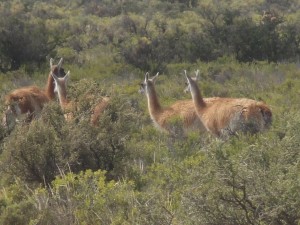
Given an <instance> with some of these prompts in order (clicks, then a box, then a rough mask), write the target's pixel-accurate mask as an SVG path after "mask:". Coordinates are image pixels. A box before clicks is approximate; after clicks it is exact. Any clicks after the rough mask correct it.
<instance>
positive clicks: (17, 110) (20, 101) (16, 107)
mask: <svg viewBox="0 0 300 225" xmlns="http://www.w3.org/2000/svg"><path fill="white" fill-rule="evenodd" d="M62 62H63V58H61V59H60V61H59V62H58V64H57V65H54V64H53V59H52V58H51V59H50V73H49V75H48V80H47V84H46V87H45V89H40V88H39V87H37V86H28V87H22V88H18V89H15V90H13V91H12V92H10V93H9V94H7V95H6V96H5V104H6V105H7V109H6V111H5V113H4V117H3V119H2V124H3V125H4V126H5V127H7V128H12V127H13V126H14V124H15V123H16V121H17V118H18V117H19V116H20V115H22V114H23V115H26V116H25V117H26V119H25V121H26V122H30V121H31V120H32V119H33V118H34V117H36V116H38V115H39V113H40V112H41V110H42V108H43V106H44V104H45V103H47V102H49V101H51V100H54V99H55V93H54V88H55V84H54V79H53V77H52V75H51V74H52V73H53V74H56V76H64V75H65V72H64V69H63V68H62Z"/></svg>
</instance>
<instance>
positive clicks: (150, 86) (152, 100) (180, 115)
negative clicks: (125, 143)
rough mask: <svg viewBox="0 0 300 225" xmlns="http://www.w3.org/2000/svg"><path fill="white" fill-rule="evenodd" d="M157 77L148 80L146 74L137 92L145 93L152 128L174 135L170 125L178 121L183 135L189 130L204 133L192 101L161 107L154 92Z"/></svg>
mask: <svg viewBox="0 0 300 225" xmlns="http://www.w3.org/2000/svg"><path fill="white" fill-rule="evenodd" d="M158 75H159V73H157V74H156V75H155V76H153V77H152V78H150V77H149V73H148V72H147V73H146V74H145V80H144V82H143V83H141V84H140V90H139V92H140V93H145V94H146V96H147V100H148V110H149V114H150V117H151V119H152V121H153V123H154V126H155V127H156V128H158V129H159V130H160V131H162V132H166V133H169V134H174V132H176V131H174V126H172V123H173V122H174V120H176V119H179V121H180V126H181V127H180V129H181V128H182V129H183V131H184V133H185V132H187V131H189V130H199V131H205V128H204V126H203V124H202V122H201V121H200V120H199V118H198V116H197V114H196V111H195V107H194V104H193V101H192V100H180V101H177V102H175V103H174V104H172V105H171V106H169V107H162V106H161V104H160V102H159V99H158V96H157V93H156V90H155V81H156V79H157V77H158ZM204 101H207V102H211V101H212V102H213V101H215V98H206V99H204Z"/></svg>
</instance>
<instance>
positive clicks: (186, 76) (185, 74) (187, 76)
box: [184, 70, 189, 79]
mask: <svg viewBox="0 0 300 225" xmlns="http://www.w3.org/2000/svg"><path fill="white" fill-rule="evenodd" d="M184 76H185V78H186V79H188V78H189V75H187V73H186V70H184Z"/></svg>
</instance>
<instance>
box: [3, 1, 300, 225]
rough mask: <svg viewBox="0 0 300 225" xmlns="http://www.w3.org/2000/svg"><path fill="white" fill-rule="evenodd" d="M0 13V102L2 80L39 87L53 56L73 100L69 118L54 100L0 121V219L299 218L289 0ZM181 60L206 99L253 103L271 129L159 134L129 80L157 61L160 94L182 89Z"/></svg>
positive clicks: (298, 52) (50, 222)
mask: <svg viewBox="0 0 300 225" xmlns="http://www.w3.org/2000/svg"><path fill="white" fill-rule="evenodd" d="M264 10H267V11H270V12H271V13H272V15H273V16H274V17H276V19H275V20H272V21H270V20H269V21H268V20H265V21H262V14H263V11H264ZM0 18H1V20H0V84H1V85H0V90H1V103H0V109H1V112H3V110H4V108H5V106H4V101H3V97H4V96H5V95H6V94H7V93H8V92H9V91H11V90H13V89H15V88H18V87H21V86H26V85H31V84H34V85H38V86H39V87H41V88H43V87H44V85H45V84H46V79H47V76H48V73H49V59H50V58H51V57H53V58H54V59H55V62H57V61H58V60H59V59H60V57H63V58H64V64H63V67H64V69H65V71H67V70H70V71H71V81H70V85H69V89H68V96H69V98H70V99H73V100H74V101H76V102H78V105H79V107H78V109H77V111H76V112H75V117H76V119H75V120H74V121H73V122H71V123H66V122H65V121H64V117H63V113H62V111H61V110H60V106H59V105H58V102H53V103H50V104H48V105H46V107H45V108H44V110H43V112H42V115H41V117H40V118H39V119H37V120H35V121H33V122H32V123H31V124H22V123H20V124H18V125H17V126H16V127H15V129H14V130H13V131H11V132H9V133H8V132H7V131H5V129H4V128H3V127H1V126H0V174H1V176H0V224H3V225H23V224H30V225H36V224H39V225H57V224H68V225H73V224H74V225H75V224H78V225H79V224H80V225H82V224H86V225H90V224H128V225H131V224H141V225H144V224H174V225H175V224H178V225H179V224H181V225H188V224H190V225H192V224H193V225H194V224H211V225H220V224H232V225H235V224H253V225H254V224H261V225H267V224H272V225H277V224H287V225H293V224H294V225H299V224H300V113H299V112H300V98H299V94H300V61H299V59H300V3H299V0H249V1H239V0H227V1H216V0H90V1H84V0H76V1H73V0H72V1H70V0H44V1H34V0H2V1H0ZM184 69H186V70H187V71H188V72H189V73H190V74H193V73H194V72H193V71H195V70H196V69H199V70H200V75H201V79H200V81H199V86H200V87H201V91H202V93H203V95H204V96H205V97H211V96H222V97H225V96H226V97H246V98H252V99H256V100H263V101H265V102H266V103H267V104H269V105H270V107H271V108H272V111H273V125H272V127H271V129H270V130H269V131H267V132H265V133H261V134H258V135H255V136H247V135H240V136H239V137H233V138H231V139H229V140H227V141H221V140H217V139H216V138H214V137H212V136H210V135H208V134H206V133H203V134H200V135H199V134H198V133H190V134H189V135H188V137H178V138H177V139H172V138H170V137H168V136H166V135H164V134H161V133H159V132H158V131H157V130H156V129H155V128H154V127H153V124H152V123H151V121H150V118H149V114H148V111H147V102H146V97H145V96H143V95H140V94H138V89H139V83H140V82H141V81H142V80H143V79H144V74H145V72H147V71H149V72H150V73H151V74H155V73H156V72H160V74H161V75H160V77H159V78H158V80H157V83H156V89H157V92H158V95H159V97H160V100H161V103H162V105H164V106H167V105H169V104H171V103H173V102H175V101H176V100H179V99H190V95H189V94H184V93H183V89H184V88H185V78H184V76H183V70H184ZM87 95H89V96H90V95H94V96H95V98H94V99H95V100H93V101H86V97H85V96H87ZM105 95H110V96H111V99H112V100H111V104H110V106H109V107H108V109H107V110H106V111H105V114H104V115H103V117H102V118H101V119H100V121H99V127H91V126H90V124H89V121H88V117H87V115H89V113H90V109H91V107H92V106H93V105H94V104H95V103H96V100H97V99H99V98H101V96H105Z"/></svg>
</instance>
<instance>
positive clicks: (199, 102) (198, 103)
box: [190, 81, 206, 112]
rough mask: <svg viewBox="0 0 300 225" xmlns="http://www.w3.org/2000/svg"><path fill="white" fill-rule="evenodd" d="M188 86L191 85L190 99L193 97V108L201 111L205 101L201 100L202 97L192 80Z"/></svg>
mask: <svg viewBox="0 0 300 225" xmlns="http://www.w3.org/2000/svg"><path fill="white" fill-rule="evenodd" d="M190 86H191V94H192V99H193V102H194V105H195V108H196V109H197V110H198V111H199V112H202V111H203V110H204V109H205V107H206V103H205V102H204V100H203V97H202V95H201V92H200V90H199V87H198V85H197V84H196V83H195V82H194V81H191V82H190Z"/></svg>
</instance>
